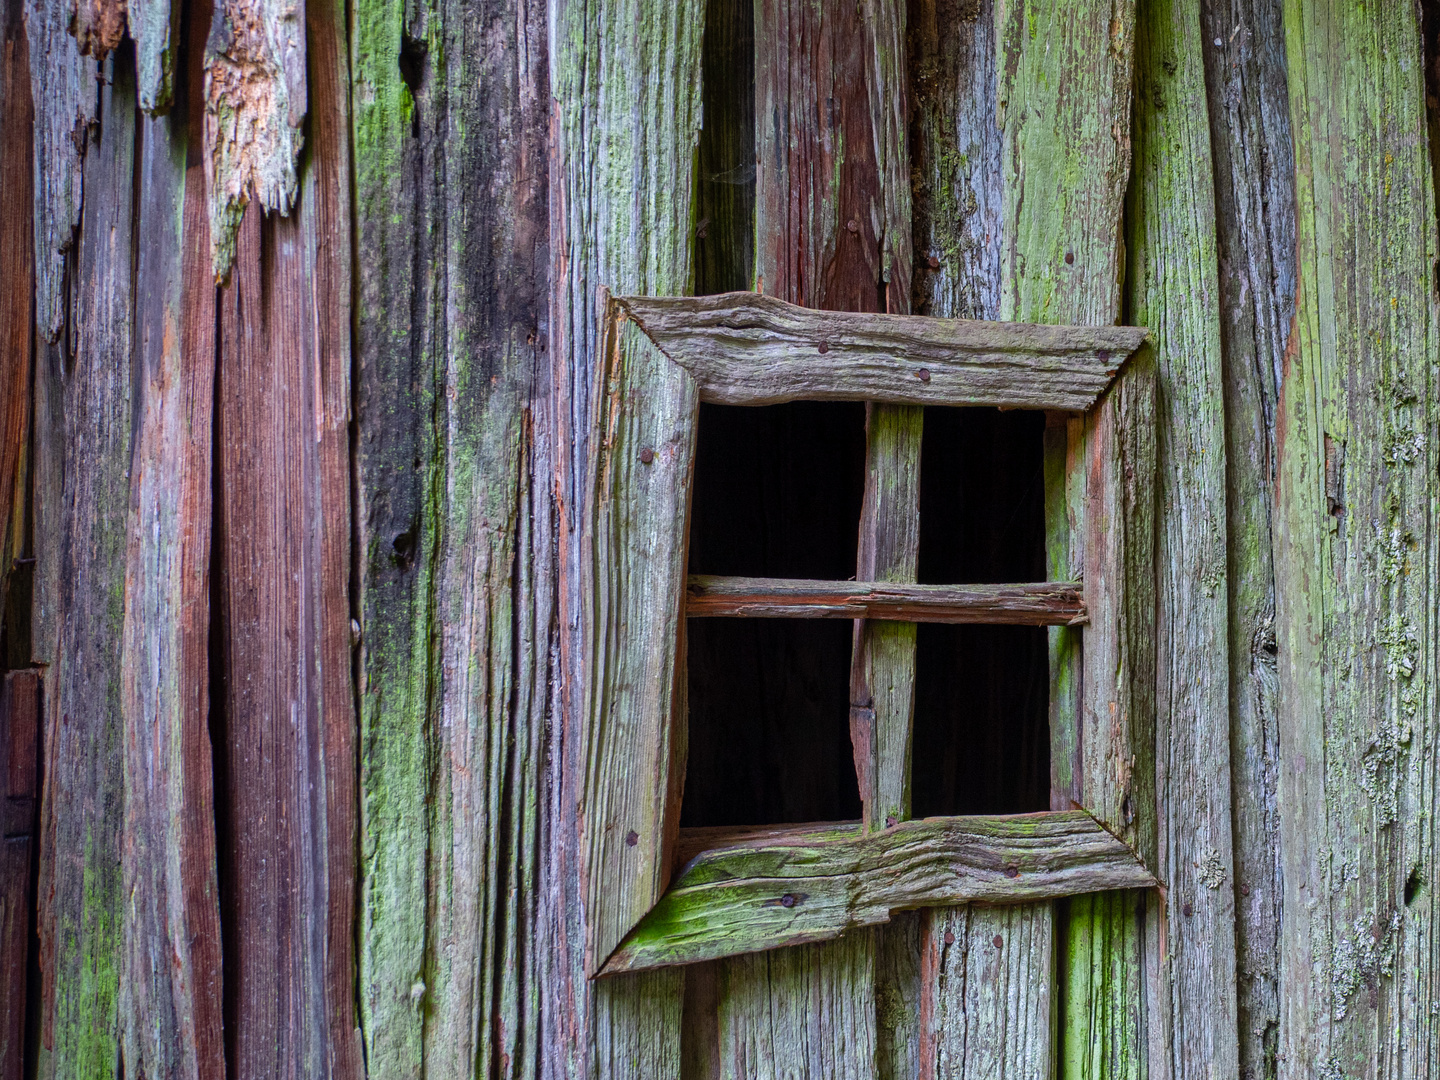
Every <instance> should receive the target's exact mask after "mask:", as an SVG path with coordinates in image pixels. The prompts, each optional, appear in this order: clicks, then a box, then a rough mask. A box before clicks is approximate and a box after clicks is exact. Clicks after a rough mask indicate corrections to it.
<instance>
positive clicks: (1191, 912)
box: [1180, 904, 1195, 919]
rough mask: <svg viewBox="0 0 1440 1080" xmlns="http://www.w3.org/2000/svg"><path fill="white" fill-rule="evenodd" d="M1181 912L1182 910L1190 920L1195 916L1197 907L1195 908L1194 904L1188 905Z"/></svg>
mask: <svg viewBox="0 0 1440 1080" xmlns="http://www.w3.org/2000/svg"><path fill="white" fill-rule="evenodd" d="M1180 910H1181V911H1182V912H1184V914H1185V917H1186V918H1187V919H1188V918H1189V917H1190V916H1191V915H1194V914H1195V907H1194V905H1193V904H1186V905H1185V906H1184V907H1182V908H1181V909H1180Z"/></svg>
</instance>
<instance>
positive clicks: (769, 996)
mask: <svg viewBox="0 0 1440 1080" xmlns="http://www.w3.org/2000/svg"><path fill="white" fill-rule="evenodd" d="M720 978H721V980H722V982H721V989H720V1001H721V1008H720V1075H721V1076H722V1077H724V1078H725V1080H781V1078H786V1077H792V1076H825V1077H834V1078H836V1080H858V1078H864V1077H870V1076H873V1075H874V1074H875V1020H874V1017H875V996H874V986H875V931H874V930H870V929H866V930H860V931H858V932H852V933H850V934H847V935H846V936H845V937H842V938H840V939H839V940H837V941H835V942H832V943H827V944H824V945H796V946H793V947H791V948H786V949H774V950H772V951H770V952H764V953H752V954H750V955H748V956H740V957H736V958H735V959H733V960H729V961H726V962H725V964H724V965H723V966H722V968H721V976H720Z"/></svg>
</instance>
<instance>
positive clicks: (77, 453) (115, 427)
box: [31, 52, 136, 1080]
mask: <svg viewBox="0 0 1440 1080" xmlns="http://www.w3.org/2000/svg"><path fill="white" fill-rule="evenodd" d="M36 59H37V58H35V57H33V56H32V58H31V62H32V64H33V63H35V62H36ZM105 73H106V79H107V81H106V84H105V85H104V86H103V87H102V88H101V106H100V113H101V122H100V131H99V140H98V142H97V143H93V144H92V145H91V146H90V148H89V151H88V153H87V154H86V174H85V192H86V197H85V212H84V220H83V223H82V225H81V230H80V238H79V248H78V251H77V253H76V270H75V282H74V293H75V313H74V325H73V327H72V328H71V335H72V336H71V340H72V341H73V342H74V355H73V358H67V360H66V361H65V362H64V366H63V367H62V368H61V369H60V370H59V371H58V372H56V374H57V375H58V382H57V384H56V385H54V386H53V389H54V390H56V391H57V393H58V395H59V397H60V399H61V400H60V401H59V402H58V403H57V404H58V408H59V411H60V414H61V416H62V420H61V424H62V428H61V431H62V433H61V434H60V436H59V439H58V441H59V443H60V446H61V448H62V449H61V452H62V453H63V462H64V465H63V481H62V488H61V492H60V510H59V513H58V514H57V515H56V517H57V518H58V520H55V519H50V520H51V522H52V523H53V524H55V525H57V526H58V528H57V530H56V532H55V533H54V534H52V535H54V536H56V537H57V538H58V539H57V541H56V546H57V547H58V549H59V551H58V555H59V559H58V561H59V565H58V568H57V577H56V584H57V586H58V595H57V596H56V598H55V599H56V610H55V613H54V620H55V622H54V626H55V630H56V637H55V641H54V643H53V645H50V646H49V647H50V648H53V650H54V652H53V653H52V654H51V655H53V657H54V660H53V662H52V664H51V666H50V668H49V671H48V676H49V678H48V679H47V693H46V696H45V748H44V760H45V761H46V762H47V763H48V765H47V767H46V775H45V790H44V799H43V806H42V810H41V815H42V816H41V837H40V845H41V850H40V874H41V881H40V895H41V897H43V901H42V906H41V912H40V919H39V923H40V926H39V929H40V950H41V952H40V968H41V973H42V986H41V1002H40V1028H41V1037H40V1044H41V1045H40V1061H39V1075H40V1076H41V1077H44V1078H47V1080H48V1078H49V1077H66V1078H69V1077H86V1078H99V1077H111V1076H115V1075H117V1071H118V1069H119V1067H120V1045H119V1033H118V1012H117V1009H118V1003H119V993H120V979H121V972H122V946H123V922H122V919H123V915H122V912H123V904H124V900H123V878H122V873H121V846H120V839H121V832H122V829H121V823H122V822H123V820H124V805H123V775H124V766H123V761H124V754H123V742H122V723H121V718H122V716H123V691H122V641H123V632H122V624H123V618H124V598H125V560H126V517H127V511H128V509H129V503H130V480H129V476H128V473H129V468H130V454H131V439H132V435H131V417H132V410H133V396H132V394H133V387H132V381H131V357H132V355H133V349H134V331H135V294H134V279H133V267H134V257H135V249H134V237H135V219H134V213H135V206H134V192H135V172H134V170H135V149H136V147H135V134H136V132H135V81H134V75H133V68H132V67H131V66H130V65H129V63H128V60H127V58H126V56H125V54H124V53H123V52H115V53H111V55H110V56H109V58H107V60H106V61H105Z"/></svg>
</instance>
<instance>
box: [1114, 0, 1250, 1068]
mask: <svg viewBox="0 0 1440 1080" xmlns="http://www.w3.org/2000/svg"><path fill="white" fill-rule="evenodd" d="M1200 8H1201V5H1200V4H1199V3H1196V2H1192V0H1140V3H1139V5H1138V12H1137V18H1136V21H1137V24H1138V29H1137V33H1136V46H1135V83H1136V94H1135V130H1134V140H1135V150H1134V153H1135V161H1134V173H1135V178H1134V182H1133V185H1132V188H1131V198H1130V204H1129V208H1128V215H1127V216H1128V220H1127V230H1128V234H1129V235H1128V245H1127V253H1128V259H1127V262H1128V268H1127V274H1126V278H1127V283H1126V291H1127V293H1128V295H1129V304H1130V308H1129V311H1130V317H1131V318H1133V319H1135V320H1136V321H1139V322H1143V323H1144V324H1145V325H1146V326H1147V327H1149V328H1150V332H1151V334H1152V336H1153V338H1154V340H1155V353H1154V355H1155V372H1156V384H1157V385H1156V395H1155V409H1156V416H1155V418H1154V420H1153V421H1152V423H1153V424H1154V425H1155V426H1154V436H1153V437H1155V438H1157V440H1158V442H1157V444H1156V447H1155V450H1154V456H1153V460H1154V465H1155V469H1156V473H1155V485H1154V497H1155V498H1156V505H1155V507H1154V511H1153V513H1154V515H1155V523H1154V536H1153V539H1152V538H1151V537H1146V536H1144V535H1143V534H1142V535H1140V536H1137V537H1136V540H1138V541H1139V542H1140V543H1142V544H1143V543H1145V542H1147V541H1149V542H1153V543H1155V545H1156V557H1155V567H1156V577H1157V580H1156V581H1155V585H1154V596H1155V601H1156V602H1155V606H1154V607H1153V608H1146V607H1144V606H1142V605H1144V604H1145V603H1146V602H1148V600H1149V590H1148V589H1146V588H1145V585H1144V584H1143V583H1141V582H1137V583H1135V584H1134V585H1132V588H1136V589H1138V590H1139V591H1140V596H1139V597H1138V599H1139V600H1140V604H1137V605H1136V606H1135V607H1133V608H1131V609H1130V611H1129V612H1128V613H1127V614H1128V618H1129V619H1130V620H1132V621H1135V620H1138V621H1139V622H1141V623H1142V625H1143V623H1144V621H1145V612H1147V611H1153V612H1154V613H1155V615H1154V619H1155V623H1154V628H1153V633H1152V631H1151V629H1150V627H1148V626H1147V627H1144V628H1143V630H1142V631H1141V632H1142V633H1143V634H1145V636H1146V637H1147V638H1152V639H1153V642H1154V645H1153V648H1154V656H1155V659H1154V660H1153V661H1150V664H1152V665H1153V669H1154V672H1155V690H1154V706H1153V707H1154V727H1153V733H1152V732H1151V731H1149V730H1146V728H1145V727H1142V728H1141V729H1140V731H1139V732H1138V733H1137V737H1138V738H1140V739H1153V742H1154V747H1155V750H1154V767H1155V781H1154V783H1155V788H1156V792H1155V795H1154V797H1153V798H1154V801H1155V808H1156V811H1155V812H1156V816H1157V822H1156V825H1157V840H1158V849H1157V850H1156V852H1155V858H1156V861H1155V862H1154V863H1151V865H1152V866H1154V867H1155V868H1156V875H1157V876H1158V877H1159V878H1160V879H1161V880H1162V881H1164V882H1165V886H1166V891H1165V893H1164V904H1165V910H1164V918H1165V947H1166V953H1167V955H1166V960H1167V962H1168V971H1167V972H1166V974H1167V976H1168V980H1167V981H1168V983H1169V986H1168V990H1169V996H1170V1001H1169V1007H1168V1019H1169V1022H1170V1025H1171V1030H1170V1053H1171V1057H1170V1066H1169V1072H1170V1074H1171V1075H1172V1076H1174V1077H1177V1078H1181V1077H1211V1076H1234V1075H1236V1074H1237V1073H1238V1071H1239V1068H1240V1060H1239V1043H1238V1028H1237V1014H1236V996H1235V994H1236V990H1235V979H1236V970H1235V892H1234V887H1233V877H1234V866H1235V860H1234V854H1233V848H1232V835H1233V834H1232V818H1231V792H1230V715H1229V705H1230V665H1229V655H1228V644H1229V577H1228V573H1227V558H1226V539H1227V535H1228V529H1227V515H1226V463H1225V458H1226V455H1225V415H1224V405H1225V388H1224V382H1223V375H1222V368H1221V362H1222V357H1221V329H1220V322H1221V308H1220V306H1219V303H1218V299H1219V296H1220V280H1219V265H1218V259H1217V246H1216V231H1215V196H1214V192H1215V184H1214V180H1213V178H1212V177H1213V172H1214V169H1213V163H1212V159H1211V153H1210V125H1209V118H1208V115H1207V110H1206V109H1205V108H1204V107H1202V105H1201V103H1204V102H1206V98H1205V70H1204V57H1203V55H1202V52H1201V49H1200V45H1199V41H1200V35H1201V33H1202V26H1201V18H1200ZM1178 101H1186V102H1196V103H1197V105H1196V107H1194V108H1186V109H1177V108H1173V107H1172V103H1174V102H1178ZM1134 467H1135V468H1136V469H1137V470H1138V468H1140V464H1139V463H1138V462H1137V463H1136V464H1135V466H1134ZM1143 514H1144V511H1143V510H1142V511H1139V512H1138V513H1137V514H1136V515H1135V516H1136V517H1140V516H1143ZM1141 576H1142V577H1143V576H1144V571H1141ZM1087 646H1088V642H1087ZM1086 659H1087V664H1088V660H1089V655H1088V648H1087V657H1086ZM1145 666H1146V665H1145V664H1143V663H1142V664H1141V666H1140V668H1139V671H1141V672H1143V671H1144V669H1145ZM1132 670H1133V669H1132ZM1087 675H1088V672H1087ZM1136 704H1137V705H1138V706H1139V708H1141V709H1144V708H1146V707H1147V705H1148V703H1147V702H1143V701H1142V702H1137V703H1136ZM1136 764H1137V768H1138V767H1142V765H1143V761H1137V763H1136ZM1134 798H1135V799H1136V802H1137V803H1141V804H1143V802H1144V801H1145V796H1144V795H1140V796H1138V797H1134ZM1147 850H1148V849H1147Z"/></svg>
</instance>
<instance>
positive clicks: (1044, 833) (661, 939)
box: [605, 811, 1155, 972]
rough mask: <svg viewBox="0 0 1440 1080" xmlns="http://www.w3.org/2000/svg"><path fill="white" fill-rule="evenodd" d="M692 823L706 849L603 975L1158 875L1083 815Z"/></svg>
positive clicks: (1128, 884) (1136, 884)
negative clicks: (868, 824) (876, 822)
mask: <svg viewBox="0 0 1440 1080" xmlns="http://www.w3.org/2000/svg"><path fill="white" fill-rule="evenodd" d="M696 831H697V832H702V833H704V834H705V835H704V836H694V837H686V839H685V844H684V846H685V847H687V848H688V847H690V846H691V845H698V844H702V843H703V844H706V845H707V846H706V848H705V849H704V850H702V851H701V852H700V853H699V854H697V855H695V856H694V857H693V858H691V859H690V860H689V861H688V862H687V863H686V864H685V866H684V868H683V869H682V870H680V871H679V873H678V874H677V875H676V877H675V880H674V882H673V883H672V884H671V886H670V888H669V890H667V891H666V893H665V895H664V896H663V897H662V898H661V900H660V902H659V903H658V904H656V905H655V907H654V908H653V909H652V910H651V912H650V913H649V914H648V915H646V916H645V918H644V919H642V920H641V921H640V924H639V925H638V926H637V927H636V928H635V930H634V932H633V933H631V934H630V936H629V937H627V938H626V940H625V942H624V944H622V945H621V947H620V948H619V949H618V950H617V951H616V952H615V954H614V955H613V956H611V957H610V960H609V963H608V964H607V965H606V969H605V970H606V971H607V972H623V971H634V970H640V969H643V968H647V967H655V966H659V965H663V964H684V963H692V962H694V961H697V960H712V959H716V958H718V957H721V956H734V955H736V954H739V953H745V952H755V951H758V950H761V949H772V948H776V947H779V946H784V945H796V944H800V943H804V942H814V941H821V940H825V939H827V938H833V937H838V936H839V935H840V934H842V933H844V932H845V931H847V930H849V929H852V928H854V927H859V926H867V925H873V924H875V923H883V922H886V921H887V920H888V919H889V917H890V913H891V912H892V911H903V910H906V909H908V908H918V907H931V906H936V905H950V904H960V903H967V902H969V901H972V900H985V901H992V902H1010V903H1023V902H1025V901H1034V900H1041V899H1049V898H1052V897H1058V896H1073V895H1077V894H1080V893H1087V892H1096V891H1099V890H1102V889H1122V888H1144V887H1146V886H1149V885H1152V884H1154V881H1155V879H1154V878H1153V877H1152V876H1151V874H1150V872H1149V871H1148V870H1146V869H1145V867H1144V866H1143V865H1142V864H1141V863H1140V861H1139V860H1138V859H1137V858H1136V857H1135V853H1134V852H1133V851H1132V850H1131V849H1130V848H1128V847H1127V846H1126V845H1125V844H1123V843H1121V842H1120V841H1119V840H1117V839H1116V838H1115V837H1114V836H1113V835H1111V834H1110V833H1109V832H1108V831H1106V830H1105V829H1104V828H1103V827H1101V826H1100V825H1099V824H1097V823H1096V821H1095V820H1094V819H1093V818H1092V817H1090V815H1089V814H1086V813H1085V812H1083V811H1071V812H1069V813H1046V814H1031V815H1019V816H1015V817H955V818H924V819H922V820H918V821H904V822H900V823H898V824H896V825H894V826H891V827H890V828H887V829H884V830H881V831H879V832H868V831H867V830H866V829H865V827H864V826H863V825H856V824H853V823H844V824H839V825H812V826H792V827H784V828H774V829H755V830H747V831H745V832H742V833H732V834H730V835H729V836H726V835H725V834H723V833H720V832H719V830H713V829H706V830H696Z"/></svg>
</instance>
